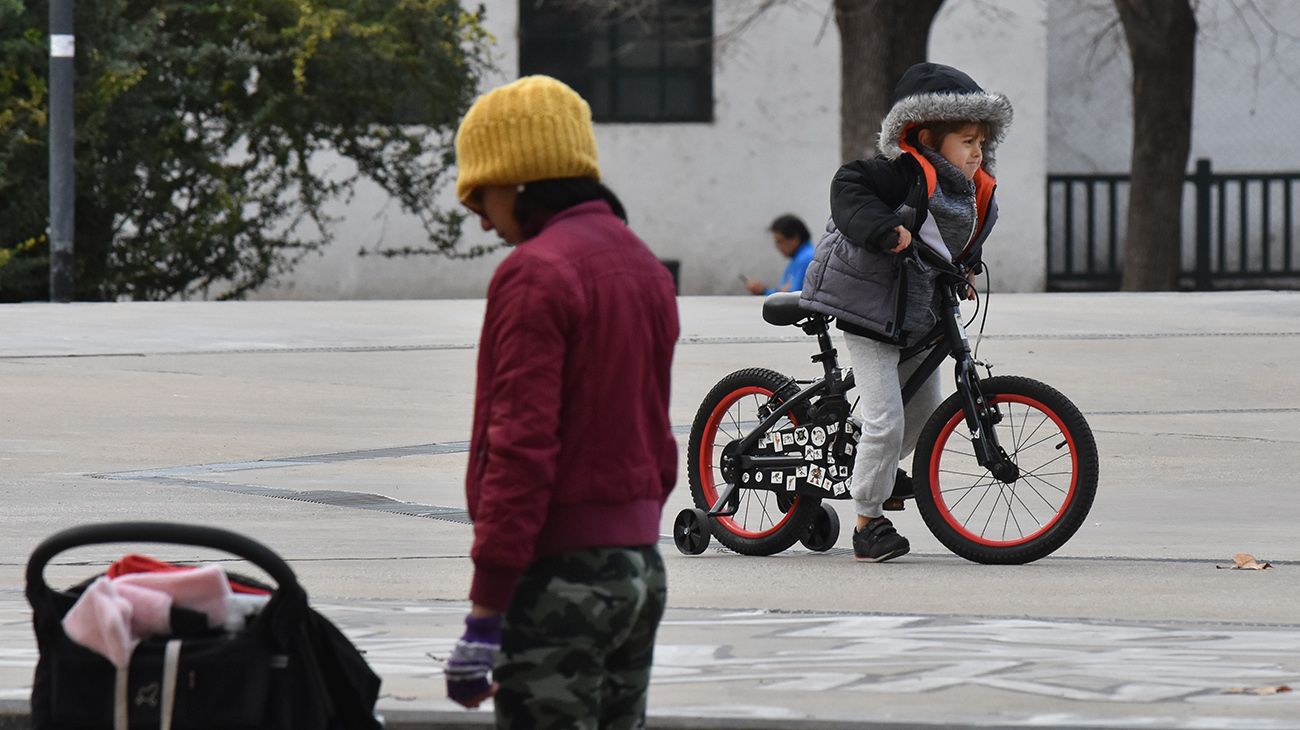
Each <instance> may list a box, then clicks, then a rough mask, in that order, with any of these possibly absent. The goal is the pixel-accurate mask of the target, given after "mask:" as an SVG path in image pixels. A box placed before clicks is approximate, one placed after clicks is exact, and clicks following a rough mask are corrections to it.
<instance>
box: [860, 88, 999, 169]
mask: <svg viewBox="0 0 1300 730" xmlns="http://www.w3.org/2000/svg"><path fill="white" fill-rule="evenodd" d="M1011 116H1012V111H1011V102H1010V100H1008V99H1007V97H1006V96H1003V95H1002V94H998V93H994V92H989V91H985V90H984V89H983V88H981V87H980V85H979V84H977V83H975V81H974V79H972V78H971V77H970V76H967V75H966V74H964V73H962V72H961V71H958V70H957V69H955V68H953V67H952V66H944V65H943V64H939V63H918V64H916V65H914V66H912V67H911V68H909V69H907V71H905V72H903V77H902V78H901V79H899V80H898V85H897V86H896V87H895V88H894V105H893V106H892V107H891V108H890V109H889V114H887V115H885V120H884V121H883V122H882V123H881V125H880V139H879V141H878V142H877V144H876V147H877V149H878V150H879V151H880V154H882V155H884V156H885V157H887V158H889V159H891V160H893V159H896V158H898V156H899V155H901V154H903V150H902V148H901V147H900V146H899V143H900V141H901V140H902V136H903V135H904V134H905V133H906V132H907V130H908V129H909V128H910V127H912V126H914V125H916V124H919V123H921V122H937V121H974V122H983V123H985V124H987V125H988V127H989V138H988V139H987V140H986V141H985V142H984V163H983V167H984V169H985V170H987V171H988V172H990V173H991V172H993V163H994V153H995V151H996V150H997V146H998V143H999V142H1001V141H1002V139H1003V137H1005V136H1006V132H1007V128H1008V127H1010V126H1011Z"/></svg>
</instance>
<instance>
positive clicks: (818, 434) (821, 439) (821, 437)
mask: <svg viewBox="0 0 1300 730" xmlns="http://www.w3.org/2000/svg"><path fill="white" fill-rule="evenodd" d="M812 442H813V446H817V447H821V445H822V444H824V443H826V431H825V430H823V429H822V427H821V426H818V427H816V428H814V429H813V430H812Z"/></svg>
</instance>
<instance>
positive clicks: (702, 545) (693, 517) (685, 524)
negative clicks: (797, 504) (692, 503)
mask: <svg viewBox="0 0 1300 730" xmlns="http://www.w3.org/2000/svg"><path fill="white" fill-rule="evenodd" d="M836 529H838V526H837V528H836ZM673 542H674V543H676V544H677V550H678V552H680V553H681V554H683V555H699V554H700V553H702V552H704V551H705V550H708V549H709V516H708V514H706V513H705V512H704V510H702V509H699V508H695V507H692V508H690V509H684V510H682V511H681V512H678V513H677V519H676V520H674V521H673Z"/></svg>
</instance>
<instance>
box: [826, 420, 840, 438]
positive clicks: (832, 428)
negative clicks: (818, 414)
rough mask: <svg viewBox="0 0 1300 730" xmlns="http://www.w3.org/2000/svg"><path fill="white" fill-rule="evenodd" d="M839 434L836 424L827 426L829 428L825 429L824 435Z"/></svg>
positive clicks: (838, 427)
mask: <svg viewBox="0 0 1300 730" xmlns="http://www.w3.org/2000/svg"><path fill="white" fill-rule="evenodd" d="M839 432H840V424H838V423H832V424H831V425H829V426H827V427H826V433H828V434H830V435H832V436H834V435H835V434H837V433H839Z"/></svg>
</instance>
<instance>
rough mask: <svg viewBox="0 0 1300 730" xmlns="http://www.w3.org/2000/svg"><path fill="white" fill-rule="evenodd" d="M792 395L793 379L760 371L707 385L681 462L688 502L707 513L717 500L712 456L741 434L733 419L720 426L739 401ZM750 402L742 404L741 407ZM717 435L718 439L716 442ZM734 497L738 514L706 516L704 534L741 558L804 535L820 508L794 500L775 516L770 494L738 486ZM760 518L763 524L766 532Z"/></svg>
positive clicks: (796, 413) (799, 412)
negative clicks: (752, 517)
mask: <svg viewBox="0 0 1300 730" xmlns="http://www.w3.org/2000/svg"><path fill="white" fill-rule="evenodd" d="M798 392H799V386H798V385H796V384H795V383H794V381H793V380H791V379H790V378H788V377H786V376H784V375H782V374H780V373H778V372H775V371H772V370H767V369H764V368H749V369H746V370H737V371H736V372H734V373H731V374H730V375H727V376H726V377H724V378H723V379H722V380H720V381H718V383H717V385H714V386H713V389H712V390H710V391H709V393H708V395H706V396H705V397H704V401H703V402H702V403H700V408H699V411H697V412H696V414H695V421H694V422H693V423H692V424H691V437H690V444H689V447H688V451H687V457H686V464H687V472H688V481H689V482H690V487H691V498H692V499H693V500H694V501H695V505H696V506H697V507H699V508H700V509H702V510H705V511H706V512H707V511H708V510H709V509H710V508H711V507H712V506H713V503H714V502H716V501H717V499H718V489H719V486H720V484H721V483H724V482H722V475H721V471H720V470H719V468H718V466H717V463H716V457H717V456H718V455H720V454H721V453H722V448H723V447H724V446H726V443H728V442H730V441H731V440H733V439H736V438H739V437H741V436H742V435H743V434H744V433H746V431H745V430H744V426H742V423H743V422H742V421H741V420H740V419H739V418H734V417H733V418H732V425H731V426H727V427H724V426H723V421H724V419H726V418H728V411H729V410H731V408H732V407H733V406H735V405H736V404H737V403H742V402H743V401H744V400H745V399H750V402H751V403H754V402H756V403H758V404H760V405H761V404H762V403H766V402H767V401H769V400H774V401H775V402H776V403H782V402H784V401H785V400H787V399H789V398H791V397H793V396H794V394H796V393H798ZM751 396H753V398H750V397H751ZM751 403H745V404H743V405H742V406H741V407H742V408H743V407H744V405H750V404H751ZM754 410H755V411H756V410H757V407H755V409H754ZM789 420H790V422H791V423H795V424H797V423H800V422H807V421H808V414H807V409H806V408H805V407H797V408H795V409H794V410H793V411H792V412H791V413H790V418H789ZM778 423H779V422H778ZM754 425H757V424H756V423H755V424H754ZM724 428H726V429H727V430H726V431H725V432H723V431H722V429H724ZM720 432H722V436H723V438H722V439H721V443H720V439H719V434H720ZM738 493H739V495H740V509H739V510H738V511H737V513H736V515H734V516H731V517H710V518H709V529H710V530H711V531H712V533H713V536H714V537H716V538H717V539H718V542H721V543H722V544H723V545H725V546H727V547H728V548H730V549H732V550H734V551H736V552H738V553H741V554H742V555H774V554H776V553H779V552H781V551H782V550H785V549H787V548H789V547H790V546H791V545H793V544H795V543H796V542H798V541H799V538H801V537H803V535H804V534H805V533H806V532H807V530H808V526H809V524H810V523H811V522H812V518H813V515H814V510H817V509H820V504H821V500H820V499H816V498H813V497H808V496H804V495H796V496H795V497H794V499H793V500H792V501H791V502H790V504H789V508H788V509H786V510H784V511H781V510H780V509H779V507H778V505H777V499H776V493H775V492H771V491H767V490H760V489H749V488H745V487H741V488H740V489H739V490H738ZM773 510H776V514H773V512H772V511H773ZM755 511H757V512H758V514H755V518H756V519H755V520H754V521H753V524H751V521H750V519H749V515H751V514H754V512H755ZM777 514H779V515H780V517H777V516H776V515H777ZM765 519H766V522H767V523H769V524H768V526H766V527H764V520H765Z"/></svg>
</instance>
